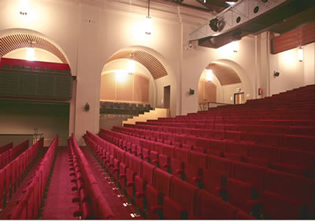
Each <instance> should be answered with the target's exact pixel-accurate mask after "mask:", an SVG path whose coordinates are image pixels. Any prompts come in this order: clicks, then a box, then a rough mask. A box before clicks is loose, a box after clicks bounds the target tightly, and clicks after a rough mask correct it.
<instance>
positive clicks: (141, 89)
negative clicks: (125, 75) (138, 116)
mask: <svg viewBox="0 0 315 221" xmlns="http://www.w3.org/2000/svg"><path fill="white" fill-rule="evenodd" d="M134 77H135V79H134V101H136V102H140V103H149V93H150V84H149V83H150V82H149V79H148V78H145V77H144V76H141V75H134Z"/></svg>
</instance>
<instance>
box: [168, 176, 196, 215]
mask: <svg viewBox="0 0 315 221" xmlns="http://www.w3.org/2000/svg"><path fill="white" fill-rule="evenodd" d="M197 191H198V188H196V187H194V186H192V185H190V184H188V183H187V182H185V181H183V180H181V179H179V178H177V177H174V178H173V179H172V181H171V190H170V194H169V196H166V197H164V200H163V218H165V219H185V218H187V217H188V215H189V214H193V212H194V206H195V203H196V195H197Z"/></svg>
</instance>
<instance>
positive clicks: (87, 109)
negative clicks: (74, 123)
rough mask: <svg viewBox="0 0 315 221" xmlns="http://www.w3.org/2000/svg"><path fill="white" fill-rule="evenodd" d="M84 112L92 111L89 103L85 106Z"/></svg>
mask: <svg viewBox="0 0 315 221" xmlns="http://www.w3.org/2000/svg"><path fill="white" fill-rule="evenodd" d="M84 110H85V111H89V110H90V105H89V103H88V102H86V103H85V105H84Z"/></svg>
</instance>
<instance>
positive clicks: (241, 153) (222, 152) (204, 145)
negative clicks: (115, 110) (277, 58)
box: [101, 127, 315, 177]
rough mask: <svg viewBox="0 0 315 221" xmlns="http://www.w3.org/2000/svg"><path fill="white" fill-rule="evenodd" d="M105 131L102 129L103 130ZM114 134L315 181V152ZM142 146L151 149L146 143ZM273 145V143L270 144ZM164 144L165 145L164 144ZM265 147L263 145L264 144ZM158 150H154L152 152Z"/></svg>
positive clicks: (152, 134)
mask: <svg viewBox="0 0 315 221" xmlns="http://www.w3.org/2000/svg"><path fill="white" fill-rule="evenodd" d="M101 130H102V129H101ZM113 130H114V131H117V132H121V133H124V134H129V135H132V136H135V137H139V138H145V139H146V140H151V141H156V144H155V145H162V146H163V145H164V146H165V145H171V147H170V148H173V149H174V148H177V149H178V148H184V149H188V150H193V151H197V152H201V153H206V154H210V155H215V156H219V157H225V158H229V159H233V160H238V161H242V162H247V163H251V164H256V165H259V166H264V167H269V168H273V169H277V170H281V171H284V172H288V173H293V174H296V175H299V176H306V177H315V152H310V151H301V150H297V149H293V150H291V149H286V148H279V147H273V146H270V145H266V144H264V145H259V144H256V143H254V142H244V141H239V140H236V141H235V140H233V139H230V140H217V139H207V138H200V137H195V136H188V135H186V136H185V135H179V134H177V135H174V134H167V133H162V132H154V131H150V132H148V131H139V130H137V129H131V128H125V127H114V129H113ZM143 142H144V143H140V144H139V145H140V146H150V145H148V144H147V143H146V142H147V141H143ZM269 142H271V141H269ZM161 143H163V144H161ZM260 143H263V142H260ZM152 149H154V148H152Z"/></svg>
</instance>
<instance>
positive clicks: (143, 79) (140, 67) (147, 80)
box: [100, 46, 176, 128]
mask: <svg viewBox="0 0 315 221" xmlns="http://www.w3.org/2000/svg"><path fill="white" fill-rule="evenodd" d="M131 64H132V65H131ZM130 66H131V67H132V68H131V67H130ZM130 69H132V70H130ZM165 88H167V89H168V90H165ZM165 91H166V92H165ZM175 91H176V80H175V78H174V73H173V71H172V69H171V68H170V65H168V64H167V62H166V61H165V59H164V58H163V56H162V55H161V54H159V53H158V52H157V51H155V50H153V49H150V48H147V47H143V46H133V47H130V48H125V49H122V50H119V51H117V52H115V53H114V54H113V55H112V56H111V57H110V58H109V59H108V60H107V61H106V64H105V65H104V67H103V70H102V75H101V90H100V100H101V109H102V105H103V106H105V105H110V104H108V103H107V104H106V103H105V102H117V103H120V104H118V105H127V104H126V103H129V104H128V105H127V108H129V109H130V108H132V109H134V106H136V107H139V106H140V107H143V106H144V107H145V106H148V105H149V106H150V107H151V108H152V109H153V108H169V109H170V112H171V113H174V114H175V113H176V102H175V101H176V92H175ZM165 93H167V95H165ZM165 98H166V100H165ZM102 102H103V104H102ZM121 103H125V104H121ZM130 103H131V104H130ZM174 104H175V105H174ZM114 105H115V104H114ZM145 109H146V108H145ZM101 113H102V110H101ZM104 113H106V111H104ZM135 115H137V114H135ZM100 119H101V120H100V127H103V128H104V127H106V126H105V123H102V121H105V120H106V121H108V119H106V118H105V117H104V116H103V115H102V114H101V116H100ZM118 120H119V119H118ZM118 120H117V121H118ZM108 127H110V126H108Z"/></svg>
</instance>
